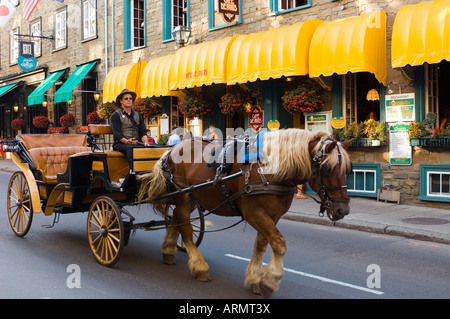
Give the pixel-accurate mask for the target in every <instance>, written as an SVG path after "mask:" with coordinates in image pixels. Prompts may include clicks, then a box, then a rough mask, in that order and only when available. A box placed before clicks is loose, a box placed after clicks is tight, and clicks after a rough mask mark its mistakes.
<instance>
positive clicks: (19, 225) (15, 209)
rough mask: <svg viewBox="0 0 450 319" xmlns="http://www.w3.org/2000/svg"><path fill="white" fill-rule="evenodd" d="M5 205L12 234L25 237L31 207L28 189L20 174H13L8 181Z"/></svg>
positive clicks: (31, 214)
mask: <svg viewBox="0 0 450 319" xmlns="http://www.w3.org/2000/svg"><path fill="white" fill-rule="evenodd" d="M7 205H8V217H9V224H10V225H11V228H12V230H13V232H14V233H15V234H16V235H17V236H19V237H23V236H25V235H26V234H27V233H28V231H29V230H30V227H31V222H32V221H33V206H32V205H31V196H30V187H29V186H28V182H27V180H26V178H25V175H24V174H23V173H22V172H15V173H14V174H13V176H12V177H11V179H10V181H9V187H8V198H7Z"/></svg>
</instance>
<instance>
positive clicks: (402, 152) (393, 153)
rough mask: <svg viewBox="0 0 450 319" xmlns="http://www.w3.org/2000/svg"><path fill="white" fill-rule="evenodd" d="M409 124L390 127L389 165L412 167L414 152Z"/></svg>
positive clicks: (396, 124) (397, 124)
mask: <svg viewBox="0 0 450 319" xmlns="http://www.w3.org/2000/svg"><path fill="white" fill-rule="evenodd" d="M408 127H409V124H408V123H394V124H392V125H390V126H389V164H391V165H411V163H412V150H411V145H410V144H409V134H408Z"/></svg>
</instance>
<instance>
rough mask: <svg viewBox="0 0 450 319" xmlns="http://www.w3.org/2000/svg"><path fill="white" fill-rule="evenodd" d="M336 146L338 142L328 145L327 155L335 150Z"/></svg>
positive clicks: (326, 147) (326, 148)
mask: <svg viewBox="0 0 450 319" xmlns="http://www.w3.org/2000/svg"><path fill="white" fill-rule="evenodd" d="M336 145H337V142H336V141H332V142H331V143H328V144H327V145H326V146H325V154H328V153H330V152H331V150H332V149H333V148H335V147H336Z"/></svg>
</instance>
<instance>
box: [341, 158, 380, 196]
mask: <svg viewBox="0 0 450 319" xmlns="http://www.w3.org/2000/svg"><path fill="white" fill-rule="evenodd" d="M352 166H353V170H352V172H351V173H350V174H348V175H347V192H348V193H349V195H356V196H366V197H376V196H377V191H378V189H380V188H381V164H371V163H352Z"/></svg>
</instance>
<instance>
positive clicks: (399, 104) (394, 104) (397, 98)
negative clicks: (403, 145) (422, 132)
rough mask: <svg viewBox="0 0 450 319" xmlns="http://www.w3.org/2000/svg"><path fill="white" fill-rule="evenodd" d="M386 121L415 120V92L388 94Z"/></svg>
mask: <svg viewBox="0 0 450 319" xmlns="http://www.w3.org/2000/svg"><path fill="white" fill-rule="evenodd" d="M385 97H386V122H408V121H414V117H415V115H414V93H405V94H391V95H386V96H385Z"/></svg>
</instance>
